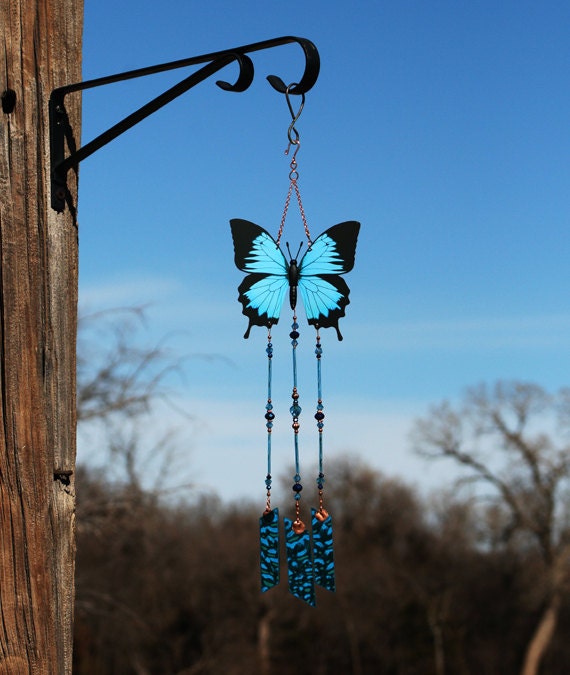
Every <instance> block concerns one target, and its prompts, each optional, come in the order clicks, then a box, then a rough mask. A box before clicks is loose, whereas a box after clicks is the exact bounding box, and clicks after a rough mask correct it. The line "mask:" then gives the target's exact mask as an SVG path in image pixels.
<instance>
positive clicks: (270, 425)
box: [265, 422, 273, 429]
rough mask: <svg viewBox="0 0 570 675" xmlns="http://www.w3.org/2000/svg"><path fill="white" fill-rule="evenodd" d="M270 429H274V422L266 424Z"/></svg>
mask: <svg viewBox="0 0 570 675" xmlns="http://www.w3.org/2000/svg"><path fill="white" fill-rule="evenodd" d="M265 426H266V427H267V428H268V429H273V422H267V424H266V425H265Z"/></svg>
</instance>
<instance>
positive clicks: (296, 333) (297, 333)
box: [289, 330, 299, 340]
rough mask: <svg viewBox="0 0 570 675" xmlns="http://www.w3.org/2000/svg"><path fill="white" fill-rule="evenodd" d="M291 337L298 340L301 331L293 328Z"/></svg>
mask: <svg viewBox="0 0 570 675" xmlns="http://www.w3.org/2000/svg"><path fill="white" fill-rule="evenodd" d="M289 337H290V338H291V339H292V340H296V339H297V338H298V337H299V332H298V331H296V330H292V331H291V332H290V333H289Z"/></svg>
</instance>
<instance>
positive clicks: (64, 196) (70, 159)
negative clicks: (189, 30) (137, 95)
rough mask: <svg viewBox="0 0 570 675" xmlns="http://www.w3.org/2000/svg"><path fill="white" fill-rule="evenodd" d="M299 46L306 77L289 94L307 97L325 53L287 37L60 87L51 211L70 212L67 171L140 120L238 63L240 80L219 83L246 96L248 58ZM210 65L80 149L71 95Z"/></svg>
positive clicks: (274, 80)
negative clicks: (69, 104)
mask: <svg viewBox="0 0 570 675" xmlns="http://www.w3.org/2000/svg"><path fill="white" fill-rule="evenodd" d="M294 42H296V43H297V44H299V45H300V46H301V47H302V48H303V52H304V54H305V72H304V73H303V75H302V77H301V78H300V79H299V80H298V82H297V84H296V85H295V86H294V87H292V88H290V89H289V94H304V93H306V92H307V91H309V89H311V87H312V86H313V85H314V84H315V82H316V81H317V78H318V76H319V69H320V58H319V52H318V51H317V48H316V47H315V45H314V44H313V43H312V42H311V41H310V40H307V39H305V38H299V37H293V36H285V37H280V38H274V39H272V40H264V41H263V42H255V43H254V44H251V45H246V46H243V47H235V48H234V49H226V50H224V51H221V52H212V53H211V54H202V55H201V56H191V57H189V58H187V59H181V60H179V61H171V62H170V63H162V64H159V65H156V66H149V67H147V68H139V69H137V70H130V71H127V72H125V73H118V74H116V75H109V76H107V77H100V78H97V79H94V80H86V81H85V82H76V83H75V84H68V85H66V86H64V87H58V88H57V89H54V90H53V91H52V93H51V96H50V100H49V126H50V156H51V157H50V159H51V206H52V208H53V209H54V210H55V211H57V212H58V213H61V212H62V211H63V210H64V209H65V204H66V201H68V200H69V198H70V195H69V191H68V189H67V172H68V171H69V170H70V169H71V168H75V167H77V166H78V164H79V162H81V161H82V160H83V159H85V158H86V157H89V156H90V155H92V154H93V153H94V152H96V151H97V150H99V148H102V147H103V146H104V145H106V144H107V143H109V142H110V141H112V140H113V139H115V138H117V136H120V135H121V134H122V133H124V132H125V131H127V129H130V128H131V127H133V126H135V125H136V124H138V123H139V122H140V121H142V120H143V119H145V118H146V117H148V116H149V115H152V113H154V112H156V111H157V110H159V109H160V108H162V107H163V106H165V105H166V104H167V103H170V102H171V101H173V100H174V99H175V98H177V97H178V96H180V95H181V94H183V93H184V92H186V91H188V90H189V89H191V88H192V87H194V86H196V85H197V84H199V83H200V82H203V81H204V80H206V79H207V78H209V77H211V76H212V75H213V74H214V73H216V72H218V71H219V70H221V69H222V68H225V66H227V65H228V64H230V63H233V62H234V61H235V62H237V64H238V65H239V75H238V78H237V80H236V81H235V82H234V83H233V84H231V83H229V82H224V81H223V80H218V81H217V82H216V84H217V85H218V87H220V88H221V89H223V90H224V91H234V92H242V91H245V90H246V89H247V88H248V87H249V86H250V84H251V83H252V82H253V76H254V68H253V61H252V60H251V59H250V57H249V56H247V54H248V53H250V52H257V51H261V50H264V49H271V48H273V47H279V46H281V45H285V44H290V43H294ZM201 63H205V64H206V65H205V66H203V67H202V68H200V69H199V70H197V71H195V72H193V73H192V74H191V75H190V76H189V77H186V78H185V79H183V80H182V81H181V82H179V83H178V84H176V85H174V86H173V87H171V88H170V89H168V90H167V91H165V92H164V93H163V94H160V95H159V96H157V97H156V98H154V99H152V100H151V101H149V102H148V103H147V104H146V105H143V106H142V107H141V108H139V109H138V110H136V111H135V112H133V113H131V114H130V115H128V116H127V117H125V118H124V119H123V120H121V121H120V122H118V123H117V124H115V125H114V126H112V127H111V128H110V129H107V131H104V132H103V133H102V134H100V135H99V136H97V137H96V138H94V139H93V140H92V141H90V142H89V143H86V144H85V145H83V146H82V147H81V148H77V147H76V146H75V141H74V138H73V130H72V129H71V126H70V124H69V119H68V116H67V112H66V110H65V97H66V95H67V94H70V93H72V92H76V91H83V90H85V89H93V88H94V87H102V86H104V85H106V84H112V83H114V82H120V81H123V80H130V79H133V78H137V77H145V76H146V75H154V74H155V73H161V72H165V71H168V70H174V69H176V68H185V67H187V66H194V65H199V64H201ZM267 80H268V81H269V83H270V84H271V86H272V87H273V88H274V89H275V90H277V91H278V92H280V93H283V94H284V93H285V92H286V90H287V85H286V84H285V83H284V82H283V80H282V79H281V78H280V77H278V76H277V75H268V76H267ZM66 141H67V145H68V148H69V153H70V154H69V155H68V156H67V157H66V156H65V143H66Z"/></svg>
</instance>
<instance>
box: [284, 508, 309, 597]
mask: <svg viewBox="0 0 570 675" xmlns="http://www.w3.org/2000/svg"><path fill="white" fill-rule="evenodd" d="M283 522H284V523H285V548H286V549H287V570H288V576H289V591H290V592H291V593H292V595H294V596H295V597H296V598H299V600H303V601H304V602H306V603H307V604H308V605H311V607H314V606H315V604H316V601H315V584H314V574H313V561H312V556H311V535H310V534H309V532H308V531H305V532H302V533H301V534H296V533H295V532H294V531H293V521H292V520H289V518H283Z"/></svg>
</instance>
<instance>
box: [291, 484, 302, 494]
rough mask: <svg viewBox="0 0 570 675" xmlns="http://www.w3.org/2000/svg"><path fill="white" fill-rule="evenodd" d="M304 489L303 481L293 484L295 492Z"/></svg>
mask: <svg viewBox="0 0 570 675" xmlns="http://www.w3.org/2000/svg"><path fill="white" fill-rule="evenodd" d="M302 489H303V486H302V485H301V483H295V485H293V492H301V490H302Z"/></svg>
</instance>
